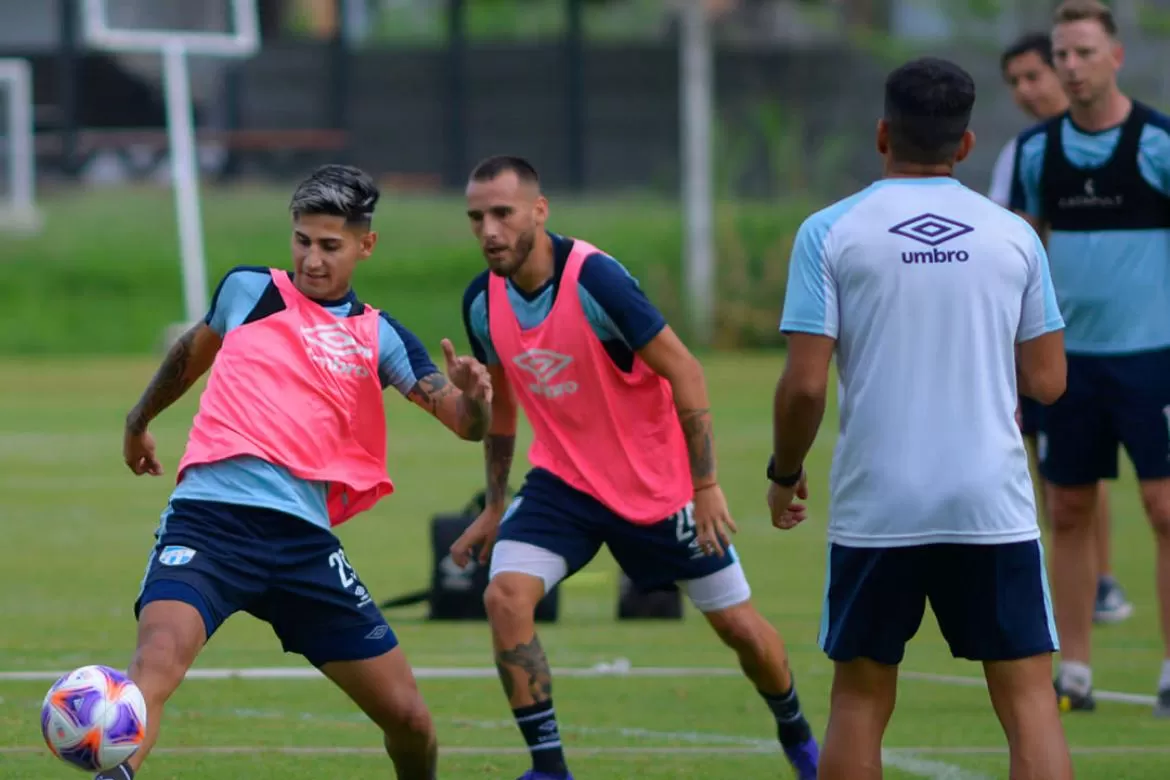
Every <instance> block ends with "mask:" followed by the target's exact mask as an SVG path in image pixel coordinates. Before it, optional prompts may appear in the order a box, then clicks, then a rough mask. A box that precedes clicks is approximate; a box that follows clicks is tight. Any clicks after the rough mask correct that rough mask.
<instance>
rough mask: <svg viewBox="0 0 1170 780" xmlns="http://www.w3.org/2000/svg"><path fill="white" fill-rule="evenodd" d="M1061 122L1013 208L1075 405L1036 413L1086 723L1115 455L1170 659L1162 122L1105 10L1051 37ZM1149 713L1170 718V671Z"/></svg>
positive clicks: (1076, 16)
mask: <svg viewBox="0 0 1170 780" xmlns="http://www.w3.org/2000/svg"><path fill="white" fill-rule="evenodd" d="M1052 53H1053V62H1054V64H1055V67H1056V73H1057V75H1058V76H1059V77H1060V82H1061V86H1062V87H1063V88H1064V92H1065V94H1066V95H1068V99H1069V112H1068V114H1067V115H1062V116H1058V117H1054V118H1052V119H1050V120H1048V121H1047V122H1044V123H1043V124H1041V125H1039V126H1038V127H1035V128H1033V129H1031V130H1028V131H1027V132H1025V133H1023V134H1022V135H1021V136H1020V138H1019V141H1018V146H1017V148H1018V151H1017V154H1016V164H1015V175H1014V176H1013V181H1012V195H1011V207H1012V208H1013V209H1015V210H1017V211H1019V212H1020V213H1021V214H1023V215H1024V216H1025V217H1027V218H1028V219H1029V220H1030V221H1032V223H1033V224H1034V225H1035V226H1036V227H1037V229H1038V230H1039V231H1041V232H1044V231H1047V232H1048V253H1049V257H1050V258H1051V265H1052V281H1053V284H1054V286H1055V288H1056V297H1057V300H1058V301H1059V304H1060V309H1061V314H1062V315H1063V317H1064V320H1065V323H1066V325H1067V330H1066V331H1065V347H1066V349H1067V352H1068V392H1067V393H1065V395H1064V396H1063V397H1061V398H1060V400H1058V401H1057V402H1056V403H1055V404H1053V405H1052V406H1050V407H1047V408H1046V409H1045V410H1044V422H1043V425H1044V436H1045V439H1046V441H1047V445H1046V446H1043V447H1041V448H1040V449H1041V451H1040V473H1041V475H1042V476H1043V477H1044V479H1045V481H1046V482H1047V483H1048V486H1049V510H1050V517H1051V522H1052V542H1051V545H1052V562H1053V567H1052V595H1053V600H1054V603H1055V606H1056V625H1057V628H1058V629H1059V632H1060V644H1061V664H1060V672H1059V674H1058V676H1057V679H1056V683H1055V684H1056V690H1057V696H1058V697H1059V700H1060V702H1061V706H1062V708H1064V709H1066V710H1085V711H1088V710H1092V709H1094V707H1095V704H1094V701H1093V695H1092V685H1093V675H1092V670H1091V668H1090V666H1089V657H1090V649H1091V648H1090V639H1091V634H1092V617H1093V595H1094V590H1095V586H1096V578H1095V577H1094V578H1089V577H1086V576H1085V572H1088V571H1093V570H1094V567H1095V566H1096V563H1097V561H1096V552H1095V543H1094V538H1095V528H1094V523H1095V519H1096V515H1097V505H1098V502H1097V496H1098V493H1099V489H1098V484H1099V483H1100V481H1101V480H1102V479H1112V478H1116V477H1117V470H1118V462H1117V461H1118V458H1117V450H1118V446H1119V445H1124V446H1125V450H1126V453H1127V454H1128V455H1129V458H1130V461H1131V462H1132V463H1133V468H1134V471H1135V472H1136V473H1137V478H1138V482H1139V485H1140V490H1141V498H1142V505H1143V506H1144V507H1145V511H1146V515H1147V516H1148V517H1149V519H1150V525H1151V526H1152V528H1153V531H1154V540H1155V544H1156V559H1157V580H1156V589H1157V592H1158V597H1159V604H1160V608H1161V627H1162V634H1163V643H1164V644H1163V647H1165V648H1170V117H1167V116H1165V115H1163V114H1161V113H1158V112H1157V111H1154V110H1153V109H1152V108H1150V107H1149V106H1145V105H1143V104H1142V103H1140V102H1138V101H1136V100H1133V99H1131V98H1130V97H1129V96H1127V95H1125V94H1124V93H1123V92H1122V91H1121V90H1120V88H1119V87H1118V84H1117V73H1118V71H1119V70H1120V69H1121V65H1122V62H1123V60H1124V57H1125V52H1124V49H1123V48H1122V45H1121V42H1120V41H1119V40H1118V38H1117V25H1116V23H1115V22H1114V19H1113V14H1112V12H1111V11H1110V10H1109V8H1108V7H1106V6H1104V5H1102V4H1101V3H1099V2H1096V0H1066V2H1064V3H1062V4H1061V5H1060V7H1059V8H1058V9H1057V10H1056V13H1055V16H1054V27H1053V31H1052ZM1157 689H1158V695H1157V704H1156V706H1155V710H1154V712H1155V714H1156V715H1158V716H1161V717H1170V659H1166V660H1164V661H1163V663H1162V670H1161V674H1160V676H1159V679H1158V688H1157Z"/></svg>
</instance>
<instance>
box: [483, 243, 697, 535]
mask: <svg viewBox="0 0 1170 780" xmlns="http://www.w3.org/2000/svg"><path fill="white" fill-rule="evenodd" d="M597 253H598V250H597V248H596V247H593V246H591V245H589V244H587V243H585V242H584V241H581V240H577V239H574V243H573V250H572V252H571V253H570V254H569V258H568V261H567V262H566V265H565V269H564V272H563V274H562V276H561V282H560V287H559V289H558V290H557V293H556V300H555V301H553V305H552V309H551V311H550V312H549V314H548V317H546V318H545V320H544V322H542V323H540V324H539V325H537V326H536V327H535V328H530V329H528V330H522V329H521V328H520V323H519V321H518V320H517V319H516V314H515V312H513V311H512V305H511V303H510V302H509V301H508V289H507V282H506V281H505V280H504V279H503V278H502V277H499V276H496V275H494V274H493V275H491V277H490V279H489V282H488V306H489V307H490V309H489V318H488V319H489V328H490V331H491V339H492V344H493V346H494V347H495V350H496V353H497V354H498V355H499V357H500V364H501V365H502V366H503V369H504V373H505V375H506V376H507V377H508V381H509V383H510V384H511V385H512V387H513V389H514V390H515V393H516V397H517V399H518V401H519V403H520V406H521V407H522V408H523V409H524V413H525V414H526V415H527V416H528V420H529V422H530V423H531V424H532V428H533V431H534V433H535V438H534V440H533V442H532V447H531V448H530V449H529V452H528V459H529V460H530V461H531V463H532V465H533V466H535V467H538V468H543V469H546V470H548V471H550V472H552V473H553V474H555V475H556V476H558V477H560V478H561V479H562V480H564V481H565V482H566V483H567V484H568V485H570V486H572V487H573V488H576V489H577V490H580V491H582V492H583V493H587V494H588V495H591V496H593V497H594V498H596V499H597V500H598V501H600V502H601V503H602V504H604V505H605V506H607V507H609V508H610V509H611V510H613V511H614V512H615V513H616V514H618V515H620V516H621V517H623V518H625V519H626V520H629V521H630V522H632V523H636V524H650V523H656V522H658V521H660V520H662V519H664V518H666V517H669V516H670V515H672V514H674V513H675V512H677V511H679V510H680V509H682V508H683V507H684V506H686V504H687V502H689V501H690V500H691V497H692V494H693V492H694V491H693V486H692V483H691V472H690V461H689V458H688V456H687V447H686V440H685V439H684V437H683V432H682V427H681V425H680V424H679V421H678V412H677V410H676V409H675V406H674V397H673V394H672V393H671V389H670V384H669V383H668V382H667V381H666V380H665V379H663V378H662V377H660V376H658V374H656V373H654V371H653V370H652V369H651V368H650V367H649V366H647V365H646V363H645V362H644V361H643V360H642V359H641V358H639V357H637V356H636V355H635V357H634V366H633V369H632V370H631V371H630V373H628V374H627V373H623V372H622V371H621V370H619V369H618V367H617V366H615V365H614V363H613V360H612V359H611V358H610V357H609V355H608V354H607V353H606V351H605V347H604V346H602V344H601V341H600V340H599V339H598V338H597V335H596V334H595V333H594V332H593V328H592V327H591V326H590V324H589V321H588V318H587V317H586V315H585V310H584V308H583V307H582V306H581V297H580V294H579V292H578V278H579V276H580V272H581V265H582V263H584V262H585V258H587V257H589V256H590V255H593V254H597Z"/></svg>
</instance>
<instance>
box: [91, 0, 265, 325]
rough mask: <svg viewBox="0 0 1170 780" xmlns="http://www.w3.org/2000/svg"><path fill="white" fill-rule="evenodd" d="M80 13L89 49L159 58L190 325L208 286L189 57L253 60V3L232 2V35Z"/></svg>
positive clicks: (98, 10) (104, 9) (256, 32)
mask: <svg viewBox="0 0 1170 780" xmlns="http://www.w3.org/2000/svg"><path fill="white" fill-rule="evenodd" d="M82 10H83V13H82V18H83V30H84V37H85V42H86V43H87V44H88V45H89V46H92V47H93V48H96V49H103V50H105V51H111V52H122V53H126V52H133V53H139V54H141V53H153V54H160V55H161V56H162V65H163V91H164V93H165V96H166V111H167V137H168V142H169V143H168V146H169V151H170V164H171V186H172V187H173V188H174V193H175V216H176V218H177V220H178V226H179V260H180V263H181V268H182V278H183V304H184V316H185V320H184V322H185V323H188V324H189V323H194V322H196V321H198V320H199V318H200V317H202V316H203V314H204V312H205V311H206V309H207V304H208V292H207V289H208V286H207V258H206V256H205V255H204V247H203V217H202V213H201V211H200V207H199V159H198V149H197V148H196V145H195V117H194V106H193V105H192V101H191V74H190V70H189V68H188V57H189V56H191V55H196V56H206V57H239V58H243V57H250V56H252V55H253V54H255V53H256V51H257V50H258V49H259V48H260V24H259V17H258V13H257V8H256V0H230V11H229V14H230V16H231V20H230V32H226V33H220V32H199V31H188V30H166V29H129V28H115V27H111V26H110V23H109V14H108V10H109V9H108V2H107V0H84V3H83V5H82Z"/></svg>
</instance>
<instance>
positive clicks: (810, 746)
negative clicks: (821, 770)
mask: <svg viewBox="0 0 1170 780" xmlns="http://www.w3.org/2000/svg"><path fill="white" fill-rule="evenodd" d="M782 747H783V748H784V756H785V757H786V758H787V759H788V763H789V764H791V765H792V769H793V771H795V772H796V777H797V780H817V763H818V761H819V760H820V755H821V753H820V750H819V749H818V748H817V740H816V738H815V737H809V738H808V739H807V740H805V741H804V742H801V743H800V744H799V745H794V746H792V747H788V746H787V745H783V746H782Z"/></svg>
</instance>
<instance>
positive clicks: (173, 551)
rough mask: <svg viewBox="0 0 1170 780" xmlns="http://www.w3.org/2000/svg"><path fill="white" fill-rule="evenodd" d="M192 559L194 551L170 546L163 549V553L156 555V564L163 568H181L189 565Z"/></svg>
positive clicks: (188, 548)
mask: <svg viewBox="0 0 1170 780" xmlns="http://www.w3.org/2000/svg"><path fill="white" fill-rule="evenodd" d="M194 557H195V551H194V550H192V549H191V548H190V547H179V546H177V545H173V544H172V545H168V546H166V547H164V548H163V551H162V552H161V553H159V554H158V562H159V563H161V564H162V565H163V566H183V565H184V564H187V563H190V562H191V559H192V558H194Z"/></svg>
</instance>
